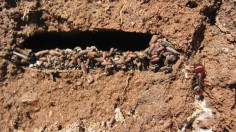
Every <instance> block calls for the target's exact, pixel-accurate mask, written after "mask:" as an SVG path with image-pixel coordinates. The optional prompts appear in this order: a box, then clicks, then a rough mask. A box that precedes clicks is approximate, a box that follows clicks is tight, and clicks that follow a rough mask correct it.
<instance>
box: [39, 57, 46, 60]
mask: <svg viewBox="0 0 236 132" xmlns="http://www.w3.org/2000/svg"><path fill="white" fill-rule="evenodd" d="M39 60H40V61H46V60H47V57H41V58H39Z"/></svg>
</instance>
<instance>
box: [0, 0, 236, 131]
mask: <svg viewBox="0 0 236 132" xmlns="http://www.w3.org/2000/svg"><path fill="white" fill-rule="evenodd" d="M104 32H108V33H105V36H104V34H103V33H104ZM81 33H85V36H84V37H86V38H87V39H86V41H88V40H90V39H93V37H90V35H94V34H93V33H96V34H95V35H101V36H102V35H103V37H105V38H106V39H107V40H113V38H114V39H116V40H121V41H119V42H120V43H119V44H117V45H116V46H117V47H118V48H121V49H122V50H126V51H129V50H133V51H134V50H135V51H136V50H138V51H142V50H145V47H148V43H147V44H143V43H144V42H145V41H144V40H145V39H150V38H146V37H148V36H149V37H150V36H152V35H154V34H158V35H160V36H162V37H164V38H166V39H167V40H168V41H169V42H170V43H171V44H173V46H174V47H175V49H176V50H177V51H178V52H179V53H180V54H179V59H178V60H177V62H176V63H175V64H174V65H173V71H172V72H171V73H168V74H165V73H163V72H153V71H149V70H146V71H139V70H126V71H124V70H119V71H117V72H115V73H113V74H111V75H105V74H104V70H103V69H99V68H98V69H92V70H90V71H89V74H90V75H91V77H92V78H93V80H94V81H93V82H92V83H88V82H87V79H86V78H85V77H84V76H83V72H82V71H81V70H73V69H70V70H47V69H45V70H40V69H33V68H29V67H27V66H20V65H17V64H15V63H12V61H11V59H9V57H8V55H9V54H10V53H12V51H13V50H14V48H15V47H20V48H22V49H25V48H31V49H32V50H34V51H40V50H45V49H47V48H73V46H75V44H72V43H74V42H75V41H74V40H78V37H79V36H80V34H81ZM122 33H129V34H131V36H132V34H137V33H141V34H144V36H145V37H144V38H142V37H141V38H133V40H134V41H133V43H132V39H131V41H130V40H129V42H127V39H128V38H127V37H124V36H123V37H122ZM110 34H111V35H110ZM106 35H107V36H106ZM84 37H80V38H84ZM137 37H138V36H137ZM44 40H46V41H44ZM140 42H141V43H140ZM142 42H143V43H142ZM235 44H236V1H235V0H83V1H76V0H0V130H1V131H4V132H5V131H6V132H7V131H19V132H21V131H26V132H27V131H34V132H44V131H45V132H46V131H122V132H124V131H129V132H130V131H132V132H137V131H155V132H157V131H219V132H222V131H225V132H227V131H230V132H233V131H236V108H232V109H231V106H232V105H233V103H234V94H235V93H234V89H236V45H235ZM26 45H27V46H28V47H27V46H26ZM82 45H83V46H84V47H86V46H87V45H89V46H92V45H95V46H97V47H98V49H99V48H101V49H100V50H104V49H107V48H108V49H109V48H111V46H114V45H109V44H106V41H102V44H101V43H100V45H96V44H95V43H90V41H89V42H85V41H83V44H82ZM78 46H80V45H78ZM143 47H144V48H143ZM196 63H201V64H203V65H204V66H205V69H206V72H207V74H206V79H205V92H204V93H203V95H204V100H205V102H206V104H207V108H209V109H210V112H211V114H212V115H213V116H212V117H211V118H208V119H202V120H200V121H198V122H195V119H196V117H197V116H198V115H197V116H196V117H193V118H191V119H190V118H189V117H191V116H192V114H193V113H194V111H196V109H198V108H196V106H194V101H195V97H194V94H193V89H192V78H193V76H194V75H195V73H194V70H193V68H192V67H191V66H193V65H194V64H196ZM135 106H136V107H135ZM132 108H135V109H134V110H135V111H131V109H132ZM132 112H133V113H132ZM208 112H209V111H208ZM189 119H190V120H189ZM193 124H194V125H193ZM195 124H197V127H196V125H195Z"/></svg>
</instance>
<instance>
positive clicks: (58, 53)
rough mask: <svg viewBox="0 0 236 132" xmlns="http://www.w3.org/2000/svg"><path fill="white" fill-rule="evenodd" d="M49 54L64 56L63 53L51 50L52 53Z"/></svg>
mask: <svg viewBox="0 0 236 132" xmlns="http://www.w3.org/2000/svg"><path fill="white" fill-rule="evenodd" d="M49 54H50V55H58V56H61V55H62V53H61V52H59V51H56V50H50V51H49Z"/></svg>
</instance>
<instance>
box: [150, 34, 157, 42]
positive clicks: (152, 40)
mask: <svg viewBox="0 0 236 132" xmlns="http://www.w3.org/2000/svg"><path fill="white" fill-rule="evenodd" d="M157 39H158V36H157V35H153V36H152V38H151V40H150V42H149V44H153V43H156V42H157Z"/></svg>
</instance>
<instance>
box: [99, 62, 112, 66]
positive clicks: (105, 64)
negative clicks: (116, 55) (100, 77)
mask: <svg viewBox="0 0 236 132" xmlns="http://www.w3.org/2000/svg"><path fill="white" fill-rule="evenodd" d="M101 64H102V65H103V66H107V65H112V63H111V62H107V61H104V62H102V63H101Z"/></svg>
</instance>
